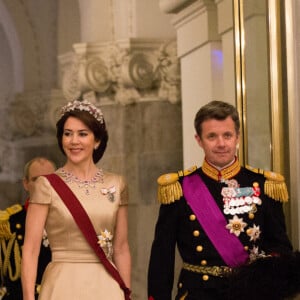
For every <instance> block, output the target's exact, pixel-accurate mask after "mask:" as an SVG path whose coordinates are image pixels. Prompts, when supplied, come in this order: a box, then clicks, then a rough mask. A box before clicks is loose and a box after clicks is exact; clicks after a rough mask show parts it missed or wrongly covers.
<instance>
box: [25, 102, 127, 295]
mask: <svg viewBox="0 0 300 300" xmlns="http://www.w3.org/2000/svg"><path fill="white" fill-rule="evenodd" d="M56 127H57V134H56V135H57V140H58V145H59V147H60V149H61V151H62V152H63V154H65V156H66V158H67V159H66V163H65V165H64V166H63V167H62V168H59V169H58V170H57V171H56V172H55V174H56V175H58V176H59V178H60V179H62V180H63V181H64V183H65V184H66V185H67V186H68V187H69V188H70V189H71V191H72V192H73V193H74V194H75V196H76V197H77V199H78V200H79V202H80V204H81V205H82V206H83V208H84V210H85V211H86V212H87V214H88V216H89V218H90V220H91V222H92V225H93V227H94V229H95V231H96V233H97V236H98V240H99V241H98V244H99V247H101V249H102V250H103V252H104V253H105V255H104V256H106V258H107V259H108V261H109V262H111V264H112V265H113V266H114V267H115V268H116V269H117V270H118V272H119V275H120V277H121V278H122V279H123V283H125V285H126V286H127V287H129V286H130V271H131V256H130V251H129V245H128V240H127V204H128V196H127V186H126V184H125V182H124V179H123V177H121V176H119V175H116V174H112V173H109V172H105V171H103V170H102V169H100V168H98V167H97V166H96V163H97V162H98V161H99V160H100V159H101V157H102V155H103V153H104V151H105V149H106V145H107V140H108V134H107V130H106V126H105V121H104V118H103V114H102V112H101V110H100V109H98V108H97V107H95V106H94V105H93V104H91V103H89V102H88V101H86V100H84V101H77V100H75V101H73V102H70V103H68V104H67V105H66V106H64V107H63V108H62V114H61V117H60V119H59V120H58V122H57V124H56ZM50 182H51V180H50V181H49V178H46V177H44V176H41V177H39V178H38V179H37V181H36V183H35V187H34V191H33V194H32V197H31V199H30V205H29V208H28V213H27V220H26V234H25V241H24V247H23V258H22V287H23V297H24V300H33V299H34V282H35V277H36V269H37V259H38V255H39V250H40V242H41V239H42V236H43V230H44V228H45V229H46V231H47V233H48V239H49V242H50V247H51V250H52V262H51V263H50V264H49V265H48V267H47V269H46V271H45V273H44V276H43V281H42V285H41V290H40V296H39V299H40V300H76V299H78V300H86V299H89V300H93V299H110V300H119V299H124V293H123V291H122V289H121V288H120V284H119V283H118V282H117V281H116V280H115V279H114V278H113V276H112V275H111V274H110V273H109V272H108V271H107V270H106V269H105V264H104V262H103V261H102V263H101V262H100V260H99V258H98V257H97V255H96V253H95V252H94V251H93V249H92V248H91V247H90V245H89V244H88V242H87V241H86V238H85V236H84V235H83V234H82V232H81V231H80V229H79V227H78V225H77V223H76V222H75V221H74V218H73V217H72V214H71V213H70V211H69V209H68V208H67V206H66V204H65V203H64V201H65V200H64V198H66V197H64V196H61V197H60V196H59V195H58V194H59V193H58V192H57V190H54V188H53V186H52V184H51V183H50ZM64 183H63V184H64ZM65 184H64V185H65ZM60 195H61V194H60ZM62 200H63V201H62ZM75 200H76V199H75ZM75 200H74V201H75ZM72 201H73V200H72ZM71 206H72V203H71Z"/></svg>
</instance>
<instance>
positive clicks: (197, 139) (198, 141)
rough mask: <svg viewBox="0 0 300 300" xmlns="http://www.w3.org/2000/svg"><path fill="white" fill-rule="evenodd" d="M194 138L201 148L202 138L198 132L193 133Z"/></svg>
mask: <svg viewBox="0 0 300 300" xmlns="http://www.w3.org/2000/svg"><path fill="white" fill-rule="evenodd" d="M195 139H196V141H197V143H198V145H199V146H200V147H201V148H202V140H201V138H200V136H199V135H198V134H195Z"/></svg>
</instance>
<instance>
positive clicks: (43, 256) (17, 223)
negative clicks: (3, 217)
mask: <svg viewBox="0 0 300 300" xmlns="http://www.w3.org/2000/svg"><path fill="white" fill-rule="evenodd" d="M25 220H26V209H25V206H22V209H21V210H20V211H19V212H17V213H15V214H12V215H11V216H10V218H9V225H10V231H11V233H14V232H15V233H16V240H17V243H18V245H19V248H20V250H22V246H23V243H24V234H25ZM11 256H13V252H12V255H11ZM50 260H51V251H50V247H49V245H48V244H47V243H46V241H43V243H42V244H41V250H40V255H39V261H38V270H37V280H36V299H37V297H38V285H39V284H40V283H41V281H42V276H43V273H44V270H45V268H46V266H47V265H48V263H49V262H50ZM10 261H11V265H12V269H13V270H15V262H14V259H13V257H11V259H10ZM3 285H4V286H5V287H6V289H7V293H6V294H5V296H4V298H3V300H22V299H23V297H22V286H21V278H18V279H17V280H15V281H12V280H11V279H10V278H9V276H6V277H5V278H4V282H3Z"/></svg>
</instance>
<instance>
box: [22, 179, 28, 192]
mask: <svg viewBox="0 0 300 300" xmlns="http://www.w3.org/2000/svg"><path fill="white" fill-rule="evenodd" d="M22 183H23V187H24V190H25V191H26V192H28V180H27V179H26V178H23V179H22Z"/></svg>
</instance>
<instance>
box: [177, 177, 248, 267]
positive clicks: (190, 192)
mask: <svg viewBox="0 0 300 300" xmlns="http://www.w3.org/2000/svg"><path fill="white" fill-rule="evenodd" d="M182 187H183V194H184V197H185V199H186V201H187V202H188V204H189V206H190V207H191V209H192V210H193V212H194V213H195V215H196V216H197V219H198V221H199V223H200V224H201V226H202V227H203V230H204V231H205V233H206V234H207V236H208V238H209V239H210V241H211V242H212V244H213V245H214V247H215V248H216V250H217V251H218V253H219V254H220V256H221V257H222V258H223V260H224V262H225V263H226V264H227V265H228V266H229V267H237V266H240V265H242V264H244V263H245V262H246V261H247V260H248V258H249V255H248V254H247V252H246V251H245V249H244V247H243V245H242V243H241V242H240V240H239V239H238V237H237V236H236V235H234V234H231V233H230V232H229V230H228V229H226V224H227V220H226V219H225V217H224V215H223V214H222V212H221V211H220V208H219V207H218V205H217V204H216V202H215V200H214V198H213V197H212V195H211V194H210V192H209V190H208V188H207V187H206V185H205V184H204V182H203V181H202V179H201V177H200V176H199V175H198V174H196V173H195V174H192V175H190V176H185V177H184V178H183V183H182Z"/></svg>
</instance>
